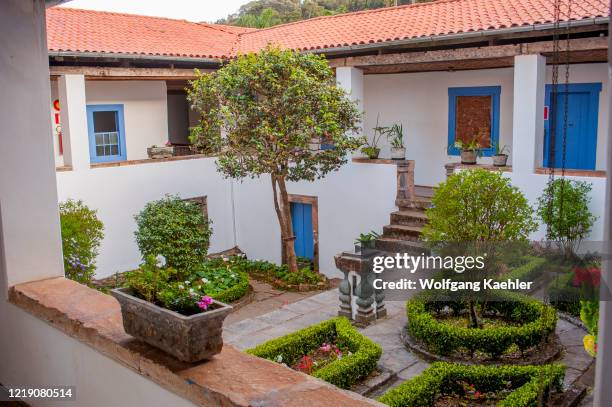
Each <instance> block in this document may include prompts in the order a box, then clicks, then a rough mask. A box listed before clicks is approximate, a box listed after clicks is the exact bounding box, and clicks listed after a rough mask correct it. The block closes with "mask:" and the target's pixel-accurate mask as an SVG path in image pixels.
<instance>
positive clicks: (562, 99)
mask: <svg viewBox="0 0 612 407" xmlns="http://www.w3.org/2000/svg"><path fill="white" fill-rule="evenodd" d="M601 87H602V86H601V83H570V84H569V85H568V87H567V88H566V87H565V84H560V85H559V87H558V88H557V90H558V95H557V103H556V110H557V112H556V114H555V115H553V114H552V111H551V110H550V109H551V106H552V85H546V106H547V107H548V111H549V114H548V117H546V120H545V121H544V134H545V136H544V157H543V162H544V167H554V168H561V167H562V165H563V148H562V145H563V128H564V120H565V114H564V113H565V105H566V103H567V121H568V123H567V125H568V127H567V137H566V151H565V167H566V168H568V169H574V170H594V169H595V165H596V158H597V124H598V123H597V122H598V120H599V93H600V92H601ZM553 117H554V119H555V120H556V124H557V134H556V136H555V156H554V158H553V162H552V163H551V162H550V161H551V160H550V159H551V157H550V153H549V145H550V126H551V121H552V119H553Z"/></svg>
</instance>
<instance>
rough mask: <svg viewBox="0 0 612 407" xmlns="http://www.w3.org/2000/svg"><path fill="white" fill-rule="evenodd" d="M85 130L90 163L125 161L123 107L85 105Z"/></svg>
mask: <svg viewBox="0 0 612 407" xmlns="http://www.w3.org/2000/svg"><path fill="white" fill-rule="evenodd" d="M87 130H88V133H89V157H90V161H91V162H92V163H106V162H112V161H124V160H126V159H127V154H126V150H125V127H124V121H123V105H87Z"/></svg>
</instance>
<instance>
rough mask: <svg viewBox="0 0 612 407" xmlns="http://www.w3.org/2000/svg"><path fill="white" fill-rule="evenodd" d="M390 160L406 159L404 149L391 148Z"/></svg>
mask: <svg viewBox="0 0 612 407" xmlns="http://www.w3.org/2000/svg"><path fill="white" fill-rule="evenodd" d="M391 159H393V160H405V159H406V147H391Z"/></svg>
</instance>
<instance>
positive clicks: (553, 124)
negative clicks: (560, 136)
mask: <svg viewBox="0 0 612 407" xmlns="http://www.w3.org/2000/svg"><path fill="white" fill-rule="evenodd" d="M560 3H561V0H554V9H553V44H552V45H553V52H552V86H551V88H552V89H551V94H550V106H549V110H548V128H549V132H548V184H547V191H548V196H547V197H546V200H547V201H548V205H547V208H546V209H547V212H548V218H549V219H552V217H553V215H554V210H553V208H554V197H555V193H554V191H553V188H554V182H555V155H556V154H555V153H556V138H557V99H558V93H559V62H560V61H559V53H560V50H559V29H560V26H559V24H560V21H561V4H560ZM546 238H547V240H548V241H550V240H552V239H551V230H550V225H549V223H547V225H546Z"/></svg>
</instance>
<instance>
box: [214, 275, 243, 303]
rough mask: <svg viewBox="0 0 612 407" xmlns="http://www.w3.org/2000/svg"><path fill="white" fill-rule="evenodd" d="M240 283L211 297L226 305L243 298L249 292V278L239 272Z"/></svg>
mask: <svg viewBox="0 0 612 407" xmlns="http://www.w3.org/2000/svg"><path fill="white" fill-rule="evenodd" d="M237 274H238V277H239V278H240V281H239V282H238V283H237V284H234V285H233V286H231V287H230V288H228V289H226V290H223V291H220V292H218V293H215V294H212V295H211V297H212V298H214V299H215V300H217V301H220V302H224V303H226V304H228V303H230V302H232V301H236V300H238V299H240V298H242V297H243V296H244V295H245V294H246V293H247V292H248V291H249V276H248V274H247V273H244V272H242V271H238V272H237Z"/></svg>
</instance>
